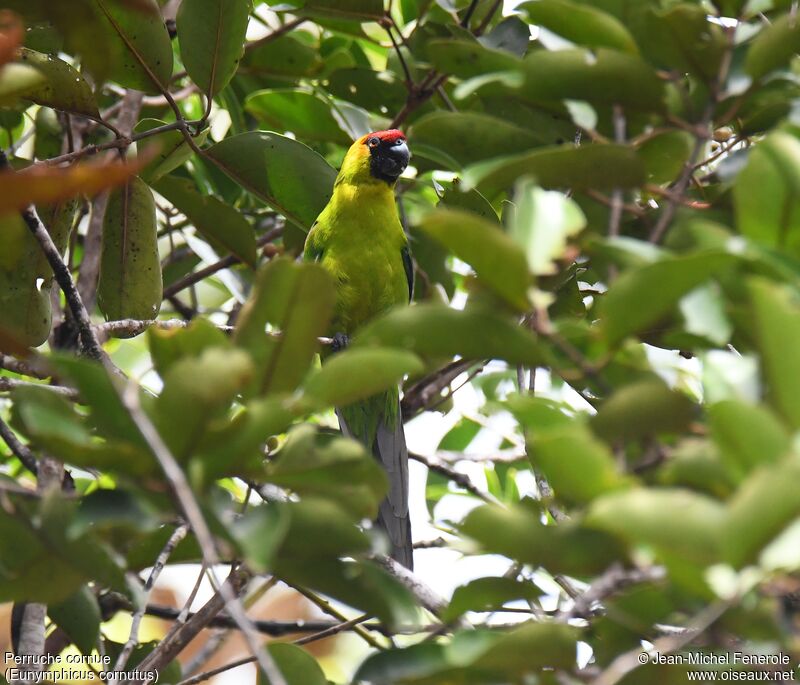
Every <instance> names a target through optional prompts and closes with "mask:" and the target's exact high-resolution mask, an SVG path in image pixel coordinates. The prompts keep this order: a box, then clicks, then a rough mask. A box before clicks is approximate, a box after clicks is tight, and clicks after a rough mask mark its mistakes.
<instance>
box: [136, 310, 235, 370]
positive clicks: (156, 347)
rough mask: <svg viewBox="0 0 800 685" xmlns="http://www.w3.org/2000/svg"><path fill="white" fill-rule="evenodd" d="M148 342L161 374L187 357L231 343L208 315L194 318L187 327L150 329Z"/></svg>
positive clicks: (154, 364) (151, 354)
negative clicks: (206, 317)
mask: <svg viewBox="0 0 800 685" xmlns="http://www.w3.org/2000/svg"><path fill="white" fill-rule="evenodd" d="M147 344H148V346H149V348H150V357H151V358H152V360H153V366H155V369H156V371H157V372H158V375H159V376H161V377H162V378H164V377H165V376H166V374H167V372H168V371H169V369H170V368H172V366H173V365H174V364H176V363H177V362H179V361H181V360H182V359H186V358H188V357H199V356H200V355H201V354H202V353H203V352H205V351H206V350H207V349H209V348H212V347H217V348H224V347H232V345H231V342H230V338H228V336H226V335H225V334H224V333H223V332H222V331H221V330H219V328H217V327H216V326H215V325H214V324H213V323H211V322H210V321H209V320H208V319H204V318H202V317H197V318H195V319H192V321H191V323H189V325H188V326H187V327H186V328H166V329H165V328H156V327H152V328H150V329H148V331H147Z"/></svg>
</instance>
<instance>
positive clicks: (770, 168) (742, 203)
mask: <svg viewBox="0 0 800 685" xmlns="http://www.w3.org/2000/svg"><path fill="white" fill-rule="evenodd" d="M733 197H734V202H735V207H736V223H737V226H738V228H739V230H740V231H741V232H742V233H743V234H744V235H745V236H747V237H748V238H750V239H752V240H754V241H756V242H758V243H761V244H763V245H767V246H770V247H777V248H780V249H783V250H787V251H788V252H789V253H791V254H793V255H798V256H800V238H798V235H800V141H799V140H798V139H797V138H795V137H794V136H792V135H789V134H787V133H783V132H775V133H772V134H771V135H770V136H768V137H767V138H765V139H764V140H763V141H762V142H761V144H760V145H758V147H756V148H755V149H754V150H753V151H752V153H751V154H750V155H749V156H748V158H747V165H746V166H745V168H744V169H742V171H741V173H740V174H739V175H738V176H737V178H736V182H735V185H734V191H733Z"/></svg>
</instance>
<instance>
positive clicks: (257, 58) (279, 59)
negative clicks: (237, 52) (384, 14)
mask: <svg viewBox="0 0 800 685" xmlns="http://www.w3.org/2000/svg"><path fill="white" fill-rule="evenodd" d="M292 33H293V34H295V33H297V32H296V31H293V32H292ZM321 66H322V60H321V59H320V56H319V54H318V52H317V50H315V49H314V48H313V47H312V46H310V45H307V44H306V43H304V42H302V41H300V40H298V39H297V38H295V37H294V35H283V36H279V37H277V38H275V39H274V40H270V41H268V42H266V43H263V44H262V45H259V46H257V47H254V48H251V49H248V50H247V51H246V52H245V55H244V59H243V60H242V66H241V68H240V73H244V74H248V75H249V74H254V75H257V76H267V77H271V78H279V79H290V80H292V81H294V80H296V79H298V78H300V77H302V76H312V75H314V74H316V73H317V72H318V71H319V68H320V67H321ZM400 86H401V88H403V92H404V93H405V88H404V87H403V86H402V84H400ZM330 92H331V93H333V94H334V95H337V93H336V92H335V91H333V90H331V91H330ZM340 97H341V96H340ZM345 97H347V96H345ZM401 104H402V103H401Z"/></svg>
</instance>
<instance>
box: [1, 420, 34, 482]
mask: <svg viewBox="0 0 800 685" xmlns="http://www.w3.org/2000/svg"><path fill="white" fill-rule="evenodd" d="M0 438H3V440H4V442H5V443H6V445H8V449H10V450H11V452H12V453H13V454H14V456H15V457H16V458H17V459H19V460H20V461H21V462H22V465H23V466H24V467H25V468H26V469H28V471H30V472H31V473H32V474H34V475H36V474H37V473H38V471H39V467H38V465H37V463H36V456H35V455H34V454H33V452H32V451H31V449H30V448H29V447H28V446H27V445H24V444H22V443H21V442H20V441H19V439H18V438H17V436H16V435H15V434H14V431H12V430H11V427H10V426H9V425H8V424H7V423H6V422H5V421H3V419H2V418H0Z"/></svg>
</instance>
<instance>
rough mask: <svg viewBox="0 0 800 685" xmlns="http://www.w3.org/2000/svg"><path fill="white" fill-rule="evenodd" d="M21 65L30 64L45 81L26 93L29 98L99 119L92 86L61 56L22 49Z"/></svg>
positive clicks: (47, 105) (37, 102)
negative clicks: (60, 57)
mask: <svg viewBox="0 0 800 685" xmlns="http://www.w3.org/2000/svg"><path fill="white" fill-rule="evenodd" d="M19 62H20V64H26V65H29V66H31V67H33V68H34V69H36V70H37V71H39V72H40V73H41V74H42V75H43V76H44V79H45V82H44V83H43V84H42V85H41V86H38V87H36V88H34V89H33V90H29V91H27V92H26V94H25V98H26V99H28V100H32V101H33V102H35V103H36V104H38V105H45V106H46V107H52V108H54V109H60V110H63V111H64V112H71V113H73V114H83V115H85V116H89V117H99V116H100V112H99V111H98V110H97V102H96V101H95V98H94V93H92V89H91V88H90V87H89V84H88V83H87V82H86V81H85V80H84V78H83V77H82V76H81V75H80V73H79V72H78V71H77V70H76V69H75V68H73V67H72V66H71V65H69V64H67V63H66V62H64V61H63V60H61V59H59V58H58V57H53V56H52V55H44V54H42V53H41V52H36V51H34V50H29V49H28V48H21V49H20V54H19Z"/></svg>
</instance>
